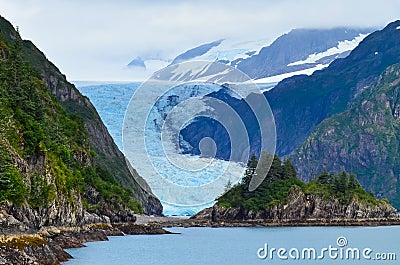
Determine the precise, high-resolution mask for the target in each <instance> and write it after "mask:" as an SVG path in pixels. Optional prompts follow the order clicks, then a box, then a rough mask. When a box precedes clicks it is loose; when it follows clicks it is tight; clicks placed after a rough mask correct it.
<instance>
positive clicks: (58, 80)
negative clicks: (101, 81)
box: [24, 41, 162, 215]
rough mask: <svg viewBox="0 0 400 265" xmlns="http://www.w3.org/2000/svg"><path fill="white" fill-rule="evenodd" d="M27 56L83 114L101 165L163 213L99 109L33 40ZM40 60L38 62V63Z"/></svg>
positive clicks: (148, 208)
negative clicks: (118, 145)
mask: <svg viewBox="0 0 400 265" xmlns="http://www.w3.org/2000/svg"><path fill="white" fill-rule="evenodd" d="M24 47H25V51H26V59H27V60H29V62H31V63H32V65H33V66H34V67H35V69H36V70H37V71H39V73H40V75H41V76H42V78H43V80H44V81H45V82H46V84H47V86H48V87H49V88H50V91H51V93H52V94H53V95H55V96H56V97H57V98H58V100H59V101H60V103H61V104H62V105H63V106H64V107H65V109H66V110H67V111H68V112H69V113H72V114H76V115H79V116H82V117H83V121H84V125H85V129H86V131H87V133H88V138H89V141H90V145H91V147H92V148H93V149H94V150H95V151H96V153H97V154H98V156H97V157H96V159H97V160H98V162H99V163H100V164H102V165H103V166H104V167H106V168H107V169H108V170H109V171H111V172H113V175H114V177H115V178H116V180H117V181H118V182H119V183H120V184H121V185H122V186H124V187H126V188H128V189H131V190H133V192H134V193H133V196H134V198H135V199H136V200H138V201H140V202H141V203H142V204H143V206H144V210H145V213H146V214H155V215H161V214H162V205H161V203H160V202H159V200H158V199H157V198H156V197H155V196H154V195H153V194H152V191H151V189H150V187H149V186H148V185H147V183H146V181H145V180H144V179H143V178H142V177H140V176H139V174H138V173H137V172H136V170H135V169H133V168H132V167H131V166H130V164H129V161H127V160H126V159H125V157H124V155H123V154H122V153H121V151H120V150H119V149H118V147H117V145H116V144H115V142H114V140H113V139H112V137H111V135H110V134H109V132H108V130H107V128H106V126H105V125H104V123H103V122H102V121H101V118H100V116H99V115H98V113H97V111H96V109H95V108H94V106H93V105H92V103H91V102H90V101H89V99H88V98H86V97H84V96H82V94H81V93H80V92H79V91H78V90H77V89H76V88H75V86H74V85H72V84H71V83H69V82H68V81H67V80H66V77H65V76H64V75H63V74H61V72H60V71H59V70H58V68H57V67H56V66H54V65H53V64H52V63H51V62H50V61H48V60H47V59H46V57H45V55H44V54H43V53H42V52H41V51H39V50H38V49H37V48H36V47H35V46H34V45H33V44H32V43H31V42H30V41H25V46H24ZM38 61H39V62H41V63H40V64H38V63H37V62H38Z"/></svg>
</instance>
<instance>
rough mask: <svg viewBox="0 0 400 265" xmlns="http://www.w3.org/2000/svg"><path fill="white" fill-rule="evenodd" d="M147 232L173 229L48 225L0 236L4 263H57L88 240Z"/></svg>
mask: <svg viewBox="0 0 400 265" xmlns="http://www.w3.org/2000/svg"><path fill="white" fill-rule="evenodd" d="M13 232H15V231H13ZM23 233H25V232H23ZM144 234H149V235H154V234H171V232H169V231H167V230H164V229H163V228H162V227H161V226H160V225H158V224H143V225H137V224H135V223H116V224H106V223H99V224H91V225H85V226H82V227H45V228H42V229H40V230H39V231H36V232H35V233H31V234H26V233H25V234H22V233H20V234H13V235H3V236H0V264H14V265H19V264H21V265H25V264H38V265H39V264H43V265H56V264H60V263H61V262H65V261H67V260H69V259H72V258H73V257H72V256H71V255H70V254H68V253H67V252H65V249H68V248H81V247H85V245H84V243H86V242H95V241H108V237H109V236H125V235H144Z"/></svg>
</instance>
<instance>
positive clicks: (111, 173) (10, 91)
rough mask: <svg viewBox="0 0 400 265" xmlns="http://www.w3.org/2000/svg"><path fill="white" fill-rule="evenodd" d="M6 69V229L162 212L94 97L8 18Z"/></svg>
mask: <svg viewBox="0 0 400 265" xmlns="http://www.w3.org/2000/svg"><path fill="white" fill-rule="evenodd" d="M0 73H1V75H0V79H1V85H0V94H1V96H0V100H1V104H0V108H1V113H2V115H0V162H1V163H0V191H1V193H0V224H1V227H0V228H1V229H3V228H4V227H6V228H7V229H9V228H16V229H19V228H21V229H30V228H40V227H43V226H49V225H57V226H59V225H82V224H85V223H93V222H126V221H134V220H135V217H134V215H133V214H134V213H139V212H142V210H141V209H143V211H144V212H145V213H148V214H156V215H160V214H161V213H162V206H161V204H160V202H159V200H158V199H157V198H156V197H155V196H154V195H153V194H152V193H151V190H150V189H149V187H148V185H147V184H146V183H145V181H144V180H143V179H142V178H140V176H138V174H137V173H136V171H135V170H134V169H133V168H131V167H130V165H129V163H127V161H126V160H125V157H124V156H123V154H122V153H121V152H120V151H119V150H118V148H117V146H116V145H115V143H114V142H113V140H112V138H111V136H110V135H109V133H108V131H107V129H106V127H105V126H104V124H103V123H102V121H101V119H100V117H99V115H98V114H97V112H96V110H95V109H94V107H93V105H92V104H91V103H90V101H89V100H88V99H87V98H85V97H83V96H82V95H81V94H80V93H79V92H78V90H77V89H76V88H75V87H74V86H73V85H72V84H70V83H68V82H67V80H66V79H65V76H64V75H62V74H61V73H60V72H59V70H58V69H57V68H56V67H55V66H54V65H53V64H52V63H51V62H49V61H48V60H47V59H46V57H45V56H44V54H43V53H42V52H40V51H39V50H38V49H37V48H36V47H35V46H34V45H33V44H32V43H31V42H29V41H22V40H20V38H19V35H18V33H17V32H16V31H15V30H14V28H13V27H12V25H11V24H10V23H9V22H8V21H6V20H5V19H3V18H2V17H0Z"/></svg>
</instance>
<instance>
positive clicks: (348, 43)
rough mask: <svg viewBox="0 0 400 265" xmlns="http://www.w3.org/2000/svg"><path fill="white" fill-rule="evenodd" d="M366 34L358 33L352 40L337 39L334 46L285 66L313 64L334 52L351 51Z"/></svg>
mask: <svg viewBox="0 0 400 265" xmlns="http://www.w3.org/2000/svg"><path fill="white" fill-rule="evenodd" d="M367 36H368V34H360V35H359V36H357V37H355V38H354V39H353V40H345V41H339V42H338V45H337V46H336V47H332V48H330V49H328V50H326V51H324V52H321V53H314V54H311V55H309V56H308V58H307V59H305V60H301V61H297V62H293V63H290V64H288V65H287V66H295V65H302V64H315V63H317V62H318V60H320V59H322V58H324V57H328V56H332V55H335V54H337V55H339V54H341V53H344V52H346V51H351V50H353V49H354V48H355V47H357V46H358V44H359V43H360V42H361V41H362V40H363V39H364V38H365V37H367Z"/></svg>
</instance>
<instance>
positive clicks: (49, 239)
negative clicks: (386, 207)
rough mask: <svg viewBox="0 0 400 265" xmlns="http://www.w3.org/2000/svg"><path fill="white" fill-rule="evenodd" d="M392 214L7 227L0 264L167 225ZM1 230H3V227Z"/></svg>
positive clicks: (46, 258) (54, 255)
mask: <svg viewBox="0 0 400 265" xmlns="http://www.w3.org/2000/svg"><path fill="white" fill-rule="evenodd" d="M392 225H400V217H395V218H357V219H355V218H332V219H328V218H309V219H281V220H279V219H252V220H221V219H220V220H211V219H202V218H199V216H197V217H195V218H182V217H150V216H141V217H140V218H138V219H137V221H136V222H128V223H114V224H107V223H98V224H91V225H85V226H82V227H45V228H42V229H40V230H39V231H35V232H31V233H26V232H25V233H24V234H18V233H16V231H9V233H8V235H6V234H4V235H3V236H0V264H15V265H19V264H21V265H22V264H24V265H25V264H37V265H39V264H44V265H56V264H60V263H61V262H64V261H67V260H69V259H71V258H73V257H71V255H69V254H68V253H67V252H65V251H64V250H65V249H68V248H80V247H85V245H84V243H86V242H94V241H107V240H108V237H109V236H124V235H145V234H146V235H149V234H171V232H169V231H167V230H165V229H164V228H168V227H212V228H219V227H288V226H291V227H295V226H296V227H300V226H392ZM3 232H4V231H3Z"/></svg>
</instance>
